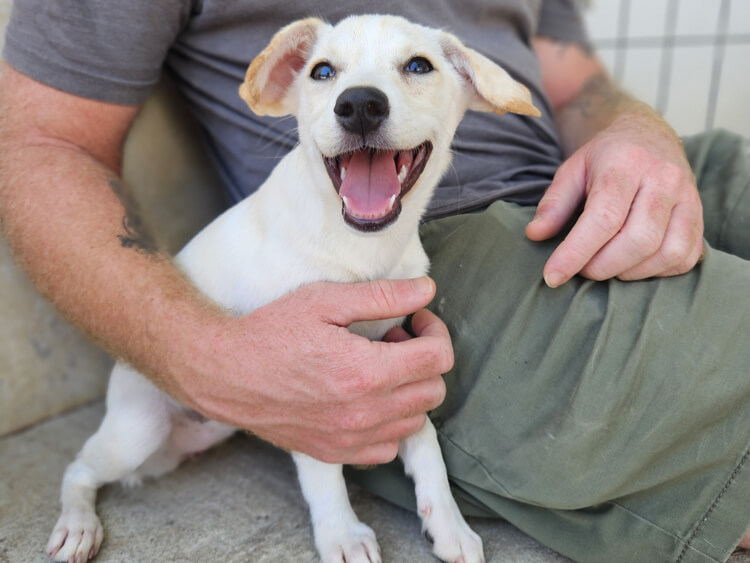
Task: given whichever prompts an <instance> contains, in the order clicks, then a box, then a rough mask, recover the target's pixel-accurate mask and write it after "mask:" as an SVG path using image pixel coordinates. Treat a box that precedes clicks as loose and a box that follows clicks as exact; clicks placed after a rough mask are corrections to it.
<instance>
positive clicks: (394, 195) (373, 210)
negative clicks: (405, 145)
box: [323, 141, 432, 232]
mask: <svg viewBox="0 0 750 563" xmlns="http://www.w3.org/2000/svg"><path fill="white" fill-rule="evenodd" d="M431 152H432V143H430V142H429V141H426V142H424V143H422V144H421V145H419V146H418V147H416V148H413V149H411V150H404V151H397V150H382V149H370V148H364V149H360V150H358V151H355V152H353V153H345V154H340V155H338V156H335V157H323V162H324V163H325V167H326V170H327V171H328V175H329V176H330V177H331V182H333V187H334V188H336V191H337V192H338V194H339V196H340V197H341V201H342V212H343V215H344V220H345V221H346V222H347V223H348V224H349V225H351V226H352V227H354V228H356V229H359V230H360V231H365V232H373V231H379V230H380V229H382V228H384V227H386V226H388V225H390V224H391V223H393V221H395V220H396V219H397V218H398V216H399V214H400V213H401V199H402V198H403V197H404V196H405V195H406V194H407V193H408V192H409V190H410V189H411V188H412V187H413V186H414V184H415V183H416V182H417V180H418V179H419V176H420V175H421V174H422V172H423V171H424V167H425V165H426V164H427V160H428V159H429V157H430V153H431Z"/></svg>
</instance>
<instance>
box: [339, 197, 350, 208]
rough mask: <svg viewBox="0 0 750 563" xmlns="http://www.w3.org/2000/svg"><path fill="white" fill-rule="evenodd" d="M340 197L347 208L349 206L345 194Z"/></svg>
mask: <svg viewBox="0 0 750 563" xmlns="http://www.w3.org/2000/svg"><path fill="white" fill-rule="evenodd" d="M341 199H343V200H344V207H346V208H347V209H348V208H349V199H348V198H347V197H346V196H341Z"/></svg>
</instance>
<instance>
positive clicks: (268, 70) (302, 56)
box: [240, 18, 328, 117]
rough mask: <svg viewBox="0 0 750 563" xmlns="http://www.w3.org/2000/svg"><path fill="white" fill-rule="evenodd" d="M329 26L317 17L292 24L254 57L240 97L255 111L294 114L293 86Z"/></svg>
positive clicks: (257, 112)
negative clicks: (324, 30) (319, 36)
mask: <svg viewBox="0 0 750 563" xmlns="http://www.w3.org/2000/svg"><path fill="white" fill-rule="evenodd" d="M327 25H328V24H326V23H325V22H323V21H322V20H319V19H317V18H309V19H305V20H299V21H296V22H294V23H291V24H289V25H288V26H286V27H284V28H283V29H281V31H279V32H278V33H276V35H274V37H273V39H271V42H270V43H269V44H268V46H267V47H266V48H265V49H264V50H263V51H262V52H261V53H260V54H259V55H258V56H257V57H255V59H253V62H252V63H250V67H249V68H248V69H247V73H246V74H245V82H243V83H242V85H241V86H240V97H242V99H243V100H245V102H247V105H248V106H250V109H251V110H253V112H255V113H256V114H258V115H272V116H275V117H279V116H284V115H289V114H291V113H294V111H295V109H296V101H295V100H293V99H291V98H292V96H290V95H289V94H290V89H291V86H292V84H293V83H294V80H295V78H296V77H297V74H299V71H300V70H302V69H303V68H304V66H305V64H306V63H307V59H308V57H309V56H310V52H311V51H312V49H313V47H314V46H315V42H316V41H317V38H318V34H319V33H320V30H321V29H322V28H323V27H325V26H327Z"/></svg>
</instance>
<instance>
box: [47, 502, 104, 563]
mask: <svg viewBox="0 0 750 563" xmlns="http://www.w3.org/2000/svg"><path fill="white" fill-rule="evenodd" d="M103 539H104V528H102V523H101V522H100V521H99V517H98V516H97V515H96V513H95V512H94V511H93V510H90V509H85V508H76V509H69V510H65V511H64V512H63V513H62V515H61V516H60V519H59V520H58V521H57V524H56V525H55V529H54V530H53V531H52V535H51V536H50V538H49V542H48V543H47V554H48V555H49V556H50V557H52V558H53V559H54V560H55V561H71V562H74V563H82V562H85V561H88V560H89V559H91V558H92V557H93V556H94V555H96V553H97V552H98V551H99V547H100V546H101V545H102V540H103Z"/></svg>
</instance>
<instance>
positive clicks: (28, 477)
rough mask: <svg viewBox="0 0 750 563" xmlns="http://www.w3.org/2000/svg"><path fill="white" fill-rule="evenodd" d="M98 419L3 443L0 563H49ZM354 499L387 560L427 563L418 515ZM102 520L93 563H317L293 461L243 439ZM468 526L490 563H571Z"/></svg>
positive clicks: (135, 494)
mask: <svg viewBox="0 0 750 563" xmlns="http://www.w3.org/2000/svg"><path fill="white" fill-rule="evenodd" d="M103 414H104V406H103V403H102V402H101V401H100V402H96V403H94V404H92V405H89V406H85V407H82V408H79V409H77V410H75V411H73V412H71V413H68V414H66V415H62V416H57V417H55V418H52V419H50V420H48V421H46V422H44V423H42V424H38V425H36V426H34V427H32V428H30V429H28V430H26V431H22V432H18V433H15V434H13V435H11V436H7V437H5V438H4V439H2V440H0V562H1V563H26V562H45V561H47V560H48V559H47V557H46V556H45V553H44V548H45V545H46V542H47V536H48V534H49V533H50V531H51V530H52V527H53V526H54V524H55V522H56V520H57V517H58V510H59V501H58V497H59V486H60V480H61V478H62V474H63V471H64V470H65V466H66V465H67V464H68V463H69V462H70V461H71V460H72V459H73V458H74V457H75V455H76V453H77V452H78V450H79V449H80V447H81V446H82V444H83V442H84V441H85V439H86V438H87V437H88V436H89V435H90V434H91V433H92V432H93V431H94V430H95V429H96V428H97V426H98V424H99V421H100V420H101V417H102V416H103ZM351 497H352V503H353V505H354V509H355V510H356V512H357V514H358V515H359V516H360V518H361V519H362V520H363V521H364V522H367V523H368V524H369V525H371V526H372V528H373V529H374V530H375V532H376V533H377V535H378V538H379V540H380V545H381V548H382V550H383V556H384V558H385V560H386V561H391V562H414V563H420V562H430V563H434V561H435V559H434V558H433V557H432V556H431V555H430V548H429V544H428V543H427V541H426V540H425V539H424V538H423V537H421V534H420V524H419V520H418V518H417V516H416V515H415V514H413V513H411V512H408V511H406V510H403V509H401V508H397V507H395V506H393V505H390V504H388V503H386V502H384V501H382V500H380V499H378V498H375V497H373V496H371V495H370V494H368V493H366V492H364V491H362V490H356V489H354V488H352V489H351ZM98 510H99V515H100V517H101V519H102V522H103V524H104V527H105V540H104V545H103V547H102V550H101V552H100V554H99V556H98V557H97V559H96V561H98V562H114V561H128V562H131V561H136V562H140V561H144V562H152V561H153V562H162V561H174V562H197V561H218V562H253V563H254V562H298V561H299V562H305V561H310V562H313V561H317V557H316V554H315V546H314V545H313V540H312V531H311V527H310V524H309V521H308V516H307V508H306V505H305V503H304V500H303V498H302V496H301V493H300V491H299V487H298V485H297V480H296V475H295V470H294V465H293V464H292V461H291V458H290V457H289V456H288V455H287V454H286V453H285V452H282V451H279V450H276V449H274V448H272V447H271V446H268V445H266V444H264V443H262V442H260V441H259V440H256V439H252V438H249V437H247V436H244V435H236V436H235V437H234V438H232V439H230V440H229V441H228V442H227V443H225V444H223V445H222V446H219V447H218V448H216V449H214V450H212V451H209V452H207V453H205V454H203V455H202V456H200V457H198V458H197V459H195V460H193V461H191V462H188V463H186V464H185V465H183V466H182V467H180V468H179V469H178V470H177V471H175V472H174V473H172V474H169V475H166V476H164V477H162V478H161V479H158V480H155V481H147V482H146V483H144V484H143V485H142V486H140V487H136V488H132V489H126V488H124V487H122V486H120V485H119V484H115V485H110V486H106V487H104V488H103V489H102V490H101V492H100V495H99V502H98ZM471 524H472V526H473V527H474V529H475V530H476V531H477V532H478V533H479V534H480V535H481V536H482V537H483V539H484V545H485V548H486V554H487V557H488V561H495V562H506V561H507V562H517V563H542V562H552V563H554V562H563V561H567V559H565V558H563V557H561V556H559V555H557V554H555V553H553V552H552V551H550V550H548V549H546V548H545V547H543V546H541V545H540V544H538V543H537V542H535V541H534V540H533V539H531V538H529V537H528V536H526V535H525V534H523V533H521V532H520V531H518V530H516V529H515V528H513V527H512V526H510V525H509V524H506V523H504V522H497V521H489V520H472V521H471Z"/></svg>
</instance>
